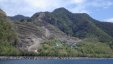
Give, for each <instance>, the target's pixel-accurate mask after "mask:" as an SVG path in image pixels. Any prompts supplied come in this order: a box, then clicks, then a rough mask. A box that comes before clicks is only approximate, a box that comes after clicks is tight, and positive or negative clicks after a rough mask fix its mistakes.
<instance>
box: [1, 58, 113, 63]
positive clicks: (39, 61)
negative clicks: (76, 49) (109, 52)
mask: <svg viewBox="0 0 113 64" xmlns="http://www.w3.org/2000/svg"><path fill="white" fill-rule="evenodd" d="M0 64H113V59H76V60H61V59H54V60H0Z"/></svg>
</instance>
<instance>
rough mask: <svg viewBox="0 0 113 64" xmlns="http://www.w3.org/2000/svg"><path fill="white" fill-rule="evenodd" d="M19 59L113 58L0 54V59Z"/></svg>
mask: <svg viewBox="0 0 113 64" xmlns="http://www.w3.org/2000/svg"><path fill="white" fill-rule="evenodd" d="M15 59H17V60H21V59H32V60H38V59H64V60H65V59H113V58H89V57H40V56H0V60H15Z"/></svg>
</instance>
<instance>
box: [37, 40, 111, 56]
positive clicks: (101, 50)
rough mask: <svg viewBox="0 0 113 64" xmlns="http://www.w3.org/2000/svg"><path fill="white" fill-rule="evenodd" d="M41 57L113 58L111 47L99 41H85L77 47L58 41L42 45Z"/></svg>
mask: <svg viewBox="0 0 113 64" xmlns="http://www.w3.org/2000/svg"><path fill="white" fill-rule="evenodd" d="M38 51H39V55H40V56H60V57H62V56H77V57H112V55H113V51H112V49H111V48H110V47H109V45H107V44H105V43H101V42H98V40H97V39H84V40H83V41H82V42H80V43H78V44H77V45H75V46H69V45H67V44H65V43H63V42H61V41H59V40H57V39H53V40H49V41H47V42H45V43H43V44H42V47H41V48H40V49H39V50H38Z"/></svg>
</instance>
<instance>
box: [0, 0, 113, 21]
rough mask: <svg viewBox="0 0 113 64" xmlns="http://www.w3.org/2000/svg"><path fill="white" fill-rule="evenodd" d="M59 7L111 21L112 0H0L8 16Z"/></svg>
mask: <svg viewBox="0 0 113 64" xmlns="http://www.w3.org/2000/svg"><path fill="white" fill-rule="evenodd" d="M60 7H64V8H66V9H68V10H69V11H71V12H73V13H88V14H89V15H90V16H91V17H93V18H94V19H97V20H101V21H106V22H113V0H0V8H1V9H2V10H4V11H5V12H6V14H7V15H8V16H14V15H18V14H20V15H24V16H32V15H33V14H34V13H36V12H44V11H49V12H52V11H53V10H54V9H56V8H60Z"/></svg>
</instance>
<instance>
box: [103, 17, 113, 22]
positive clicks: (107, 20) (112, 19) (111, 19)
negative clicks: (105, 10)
mask: <svg viewBox="0 0 113 64" xmlns="http://www.w3.org/2000/svg"><path fill="white" fill-rule="evenodd" d="M104 21H105V22H113V18H109V19H105V20H104Z"/></svg>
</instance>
